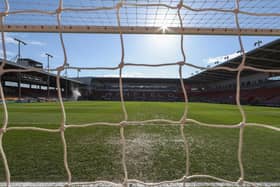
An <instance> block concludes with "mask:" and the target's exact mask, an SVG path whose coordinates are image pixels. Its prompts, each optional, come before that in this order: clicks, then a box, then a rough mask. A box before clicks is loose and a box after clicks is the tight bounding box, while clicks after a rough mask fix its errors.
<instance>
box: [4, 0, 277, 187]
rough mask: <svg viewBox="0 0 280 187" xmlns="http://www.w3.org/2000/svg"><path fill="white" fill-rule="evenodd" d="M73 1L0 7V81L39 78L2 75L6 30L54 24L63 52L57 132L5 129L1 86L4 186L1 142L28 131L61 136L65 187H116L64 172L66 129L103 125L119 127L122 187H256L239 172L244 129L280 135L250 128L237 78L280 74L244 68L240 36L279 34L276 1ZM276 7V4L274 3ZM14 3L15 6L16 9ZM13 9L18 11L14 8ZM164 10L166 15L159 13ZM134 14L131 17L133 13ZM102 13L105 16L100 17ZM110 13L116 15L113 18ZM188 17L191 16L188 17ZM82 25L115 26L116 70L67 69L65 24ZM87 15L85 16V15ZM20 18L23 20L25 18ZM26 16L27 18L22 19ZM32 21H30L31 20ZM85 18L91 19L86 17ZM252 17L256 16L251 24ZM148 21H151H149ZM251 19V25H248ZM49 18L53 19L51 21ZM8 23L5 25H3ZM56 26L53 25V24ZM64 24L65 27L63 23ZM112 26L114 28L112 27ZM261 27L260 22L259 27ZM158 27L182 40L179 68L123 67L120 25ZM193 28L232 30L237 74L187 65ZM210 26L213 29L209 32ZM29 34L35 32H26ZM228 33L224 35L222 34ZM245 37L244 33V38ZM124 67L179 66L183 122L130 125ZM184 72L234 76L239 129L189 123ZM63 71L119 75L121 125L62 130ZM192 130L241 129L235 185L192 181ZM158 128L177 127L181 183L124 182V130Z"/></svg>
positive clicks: (253, 124)
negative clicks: (215, 186) (204, 185)
mask: <svg viewBox="0 0 280 187" xmlns="http://www.w3.org/2000/svg"><path fill="white" fill-rule="evenodd" d="M71 2H72V3H73V1H67V2H65V4H63V1H62V0H60V1H58V2H56V1H46V2H45V1H40V2H39V1H38V2H34V1H32V3H30V5H32V6H30V7H29V8H28V9H22V7H24V5H25V3H27V2H26V1H15V0H10V2H9V1H8V0H5V1H3V2H2V5H3V6H2V8H1V9H0V10H1V12H0V17H1V20H0V21H1V22H0V24H1V25H0V26H1V27H0V28H1V37H2V48H3V56H4V60H3V63H2V64H1V66H0V73H1V75H3V74H5V73H8V72H32V71H38V72H40V71H41V69H36V68H27V69H4V66H5V63H6V62H7V51H6V45H5V34H4V32H5V31H7V30H8V31H9V26H11V25H9V24H11V23H13V24H19V23H22V22H24V21H23V20H24V19H28V20H32V23H30V22H29V25H28V26H26V27H25V26H24V27H22V28H21V29H23V31H24V28H27V29H30V28H32V24H33V23H34V24H35V25H36V24H38V23H41V24H42V23H43V24H44V25H48V24H50V25H52V24H55V25H56V26H55V27H56V28H55V29H56V31H57V32H58V33H59V37H60V42H61V46H62V49H63V54H64V63H63V64H62V65H61V66H59V67H57V68H55V69H53V70H54V71H57V76H56V84H57V94H58V98H59V103H60V109H61V116H62V118H61V122H60V128H58V129H47V128H38V127H8V110H7V106H6V103H5V95H4V92H3V86H2V85H1V84H0V95H1V100H2V102H3V105H2V106H3V111H4V119H3V122H2V123H3V125H2V128H1V131H0V132H1V133H0V152H1V156H2V158H3V163H4V167H5V173H6V183H7V186H10V170H9V166H8V161H7V158H6V155H5V152H4V150H3V144H2V140H3V136H4V134H5V133H6V132H7V131H16V130H32V131H45V132H49V133H60V135H61V141H62V144H63V150H64V159H63V161H64V166H65V170H66V172H67V176H68V180H67V185H69V186H72V185H78V184H99V183H102V184H108V185H119V184H117V183H113V182H110V181H94V182H87V183H74V182H72V175H71V171H70V169H69V166H68V159H67V142H66V139H65V134H64V133H65V130H66V129H68V128H86V127H89V126H96V125H104V126H117V127H119V128H120V139H121V145H122V160H121V162H122V167H123V172H124V178H123V183H122V184H123V185H124V186H126V185H128V184H133V183H137V184H143V185H146V186H154V185H163V184H170V183H178V182H183V183H185V182H187V181H190V180H192V179H196V178H208V179H213V180H216V181H220V182H225V183H230V184H233V185H242V184H246V185H250V186H255V185H254V183H252V182H248V181H246V180H245V178H244V168H243V164H244V163H243V160H242V151H243V148H242V146H243V134H244V128H245V127H246V126H256V127H262V128H268V129H271V130H274V131H280V129H279V128H277V127H273V126H270V125H266V124H258V123H248V122H247V120H246V114H245V112H244V110H243V107H242V106H241V104H240V74H241V72H242V71H244V70H253V71H257V72H274V73H280V70H277V69H260V68H255V67H251V66H247V65H246V63H245V62H246V53H245V50H244V47H243V43H242V37H241V35H242V34H243V32H244V30H242V29H241V28H242V26H241V25H248V23H250V24H251V25H252V26H251V27H250V28H253V29H255V28H256V29H261V28H265V29H266V28H267V25H269V29H270V32H271V33H273V32H274V30H273V29H276V30H275V32H276V33H278V34H279V30H277V29H280V22H279V20H280V19H279V18H278V17H279V16H280V14H279V13H278V12H279V11H278V10H279V9H280V3H279V2H278V1H270V3H267V2H266V1H261V0H258V1H254V2H252V1H250V0H248V1H239V0H235V1H228V0H222V1H219V2H218V1H214V0H209V1H203V0H201V1H191V0H189V1H185V2H183V1H166V0H162V1H160V0H158V1H155V0H150V1H149V0H147V1H141V3H139V2H138V1H137V0H136V1H129V2H128V1H127V2H126V1H124V0H121V1H117V0H116V1H115V0H108V1H97V2H98V3H96V2H95V4H94V5H95V6H92V5H93V4H91V3H92V2H93V1H83V2H81V4H80V6H79V7H77V6H76V4H75V3H74V4H71ZM275 2H278V3H275ZM16 3H18V4H16ZM15 4H16V5H17V6H15ZM162 9H164V11H162ZM131 10H133V11H131ZM104 11H105V13H104ZM112 12H114V14H113V13H112ZM191 12H192V13H191ZM80 13H82V14H81V16H82V17H83V19H84V22H79V23H80V24H84V25H103V26H104V25H105V26H107V25H109V26H112V25H114V24H115V23H116V27H117V28H118V30H117V32H118V33H119V35H120V43H121V59H120V63H119V65H118V66H117V67H109V68H107V67H73V66H71V64H70V66H69V65H68V59H67V51H66V49H65V45H64V40H63V32H64V27H63V24H64V22H67V20H68V19H70V21H71V22H73V21H75V20H76V19H79V14H80ZM62 14H63V15H64V14H65V15H64V16H63V15H62ZM87 14H89V15H87ZM224 14H226V15H227V14H229V17H227V16H228V15H227V16H223V15H224ZM8 15H12V16H14V17H12V18H9V17H7V16H8ZM23 15H24V16H23ZM26 15H27V16H26ZM29 16H31V17H32V19H30V17H29ZM87 16H89V17H87ZM250 16H255V17H253V18H251V17H250ZM151 17H152V18H153V19H151ZM230 17H233V18H234V19H233V20H234V22H231V21H230ZM248 17H250V19H248ZM50 18H51V19H50ZM6 20H7V23H5V21H6ZM55 20H56V21H55ZM62 20H64V21H62ZM115 21H116V22H115ZM262 21H263V22H262ZM162 22H167V26H175V27H178V28H177V30H176V31H177V32H178V33H177V34H180V35H181V55H182V60H181V61H180V62H174V63H168V64H133V63H125V43H124V39H123V32H127V31H126V30H124V29H125V27H123V25H122V23H125V24H126V25H125V26H129V25H134V26H137V25H140V26H151V25H152V26H155V27H158V26H162V25H163V23H162ZM192 24H193V25H196V26H198V27H203V26H202V25H205V24H206V25H211V27H215V28H219V27H221V28H224V25H226V28H233V29H234V30H233V32H234V33H235V34H236V35H237V38H238V41H239V45H240V51H241V54H242V57H243V58H242V61H241V63H240V65H239V66H238V67H237V68H230V67H223V66H219V67H213V68H204V67H199V66H196V65H194V64H190V63H187V62H186V55H185V50H184V45H183V44H184V33H185V32H184V30H185V29H186V28H185V27H184V25H192ZM213 24H214V26H213ZM29 31H34V30H32V29H30V30H29ZM42 31H48V29H47V28H46V30H45V27H44V28H42ZM140 31H141V30H140ZM224 32H225V33H226V32H227V30H224ZM245 34H246V33H245ZM126 66H146V67H160V66H178V68H179V70H178V73H179V77H180V82H181V87H182V91H183V95H184V99H185V109H184V113H183V115H182V116H181V118H180V119H179V120H177V121H174V120H169V119H150V120H145V121H129V120H128V113H127V109H126V106H125V101H124V95H123V82H122V73H123V68H124V67H126ZM183 66H189V67H194V68H198V69H201V70H206V69H207V70H226V71H231V72H236V73H237V76H236V83H237V84H236V104H237V106H238V109H239V111H240V114H241V116H242V120H241V121H240V123H238V124H236V125H228V124H224V125H220V124H209V123H203V122H200V121H197V120H194V119H191V118H189V117H188V104H189V102H188V96H187V91H186V89H185V84H184V81H183V77H182V68H183ZM65 69H77V70H119V87H120V100H121V104H122V111H123V120H122V121H120V122H119V123H109V122H95V123H87V124H79V125H75V124H71V125H66V113H65V108H64V103H63V99H62V94H61V86H60V85H61V84H60V77H61V72H62V71H64V70H65ZM190 123H192V124H196V125H200V126H206V127H212V128H238V129H240V133H239V144H238V150H237V157H238V162H239V170H240V176H239V177H238V179H237V181H229V180H226V179H223V178H221V177H219V176H210V175H203V174H201V175H192V174H191V173H190V159H189V157H190V151H189V144H188V141H187V138H186V136H185V134H184V127H185V125H187V124H190ZM159 124H169V125H179V128H180V132H181V137H182V139H183V141H184V148H185V156H186V161H185V166H183V167H185V175H184V176H182V177H181V178H179V179H174V180H172V181H162V182H158V183H152V184H151V183H145V182H144V181H140V180H137V179H129V177H128V171H127V167H126V153H125V152H126V139H125V135H124V130H125V127H126V126H129V125H159Z"/></svg>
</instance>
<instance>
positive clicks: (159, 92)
mask: <svg viewBox="0 0 280 187" xmlns="http://www.w3.org/2000/svg"><path fill="white" fill-rule="evenodd" d="M241 61H242V55H239V56H237V57H235V58H232V59H229V60H227V61H225V62H222V63H220V64H218V65H217V64H216V67H229V68H237V67H238V66H239V65H240V63H241ZM0 63H2V60H0ZM245 63H246V65H248V66H251V67H255V68H262V69H280V39H279V40H275V41H273V42H271V43H269V44H266V45H264V46H261V47H258V48H256V49H254V50H252V51H249V52H247V53H246V62H245ZM30 67H35V68H37V69H39V71H32V72H31V71H30V72H9V73H5V74H3V75H2V80H1V82H2V85H3V88H4V93H5V97H6V99H13V100H15V99H17V100H21V99H24V100H28V99H37V100H38V99H39V100H40V99H43V100H46V99H52V98H53V99H56V98H57V88H56V87H57V85H56V74H52V73H49V72H47V71H44V69H43V64H42V63H40V62H37V61H35V60H32V59H28V58H21V59H19V60H17V62H11V61H7V62H6V65H5V67H4V68H5V69H23V70H24V69H28V68H30ZM236 77H237V72H234V71H225V70H213V69H212V70H211V69H207V70H204V71H201V72H199V73H197V74H196V75H193V76H191V77H189V78H186V79H184V85H185V88H186V90H187V93H188V97H189V100H190V101H195V102H213V103H232V104H234V103H235V95H236ZM60 83H61V90H62V96H63V97H64V98H73V96H74V93H73V90H76V89H79V91H80V92H81V96H80V97H79V99H80V100H110V101H111V100H113V101H116V100H120V88H119V78H117V77H115V78H114V77H79V78H66V77H63V76H62V77H61V78H60ZM240 88H241V103H242V104H251V105H269V106H280V75H279V74H277V73H263V72H258V71H253V70H249V69H246V70H244V71H242V73H241V79H240ZM123 94H124V99H125V100H127V101H183V100H184V97H183V90H182V87H181V83H180V80H179V79H166V78H123Z"/></svg>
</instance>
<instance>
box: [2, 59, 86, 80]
mask: <svg viewBox="0 0 280 187" xmlns="http://www.w3.org/2000/svg"><path fill="white" fill-rule="evenodd" d="M24 60H31V61H32V62H37V61H34V60H32V59H28V58H24ZM2 62H3V59H0V64H2ZM37 63H40V62H37ZM30 68H31V67H29V66H24V65H21V64H18V63H15V62H12V61H6V64H5V68H4V69H30ZM37 69H38V68H37ZM30 72H31V73H32V72H33V73H34V72H35V73H38V74H41V75H49V76H51V77H56V76H57V75H56V74H53V73H49V72H47V71H44V70H43V69H42V70H39V71H35V70H34V71H30ZM25 73H28V72H25ZM61 79H64V80H68V81H71V82H75V83H78V84H81V82H80V81H78V80H75V79H71V78H67V77H63V76H61Z"/></svg>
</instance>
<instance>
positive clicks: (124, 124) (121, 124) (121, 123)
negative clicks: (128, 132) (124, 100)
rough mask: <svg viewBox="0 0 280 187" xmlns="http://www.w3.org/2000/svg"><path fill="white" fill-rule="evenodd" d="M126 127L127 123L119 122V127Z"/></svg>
mask: <svg viewBox="0 0 280 187" xmlns="http://www.w3.org/2000/svg"><path fill="white" fill-rule="evenodd" d="M126 125H128V123H127V121H121V122H120V126H122V127H124V126H126Z"/></svg>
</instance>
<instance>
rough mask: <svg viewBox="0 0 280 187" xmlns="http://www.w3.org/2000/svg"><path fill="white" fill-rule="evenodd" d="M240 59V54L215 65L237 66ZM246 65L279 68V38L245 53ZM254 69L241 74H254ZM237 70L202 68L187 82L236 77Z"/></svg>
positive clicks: (206, 81)
mask: <svg viewBox="0 0 280 187" xmlns="http://www.w3.org/2000/svg"><path fill="white" fill-rule="evenodd" d="M241 61H242V55H239V56H237V57H235V58H232V59H230V60H228V61H225V62H223V63H221V64H219V65H217V66H216V67H230V68H237V67H238V66H239V64H240V63H241ZM245 64H246V65H247V66H251V67H255V68H261V69H280V39H278V40H275V41H273V42H270V43H268V44H266V45H263V46H261V47H258V48H256V49H254V50H252V51H249V52H247V53H246V62H245ZM255 73H256V71H252V70H244V71H242V73H241V76H248V75H251V74H255ZM236 75H237V72H236V71H235V72H232V71H226V70H204V71H202V72H200V73H198V74H196V75H194V76H192V77H190V78H188V79H187V80H188V82H199V83H203V82H205V83H208V82H213V81H222V80H229V79H236Z"/></svg>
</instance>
